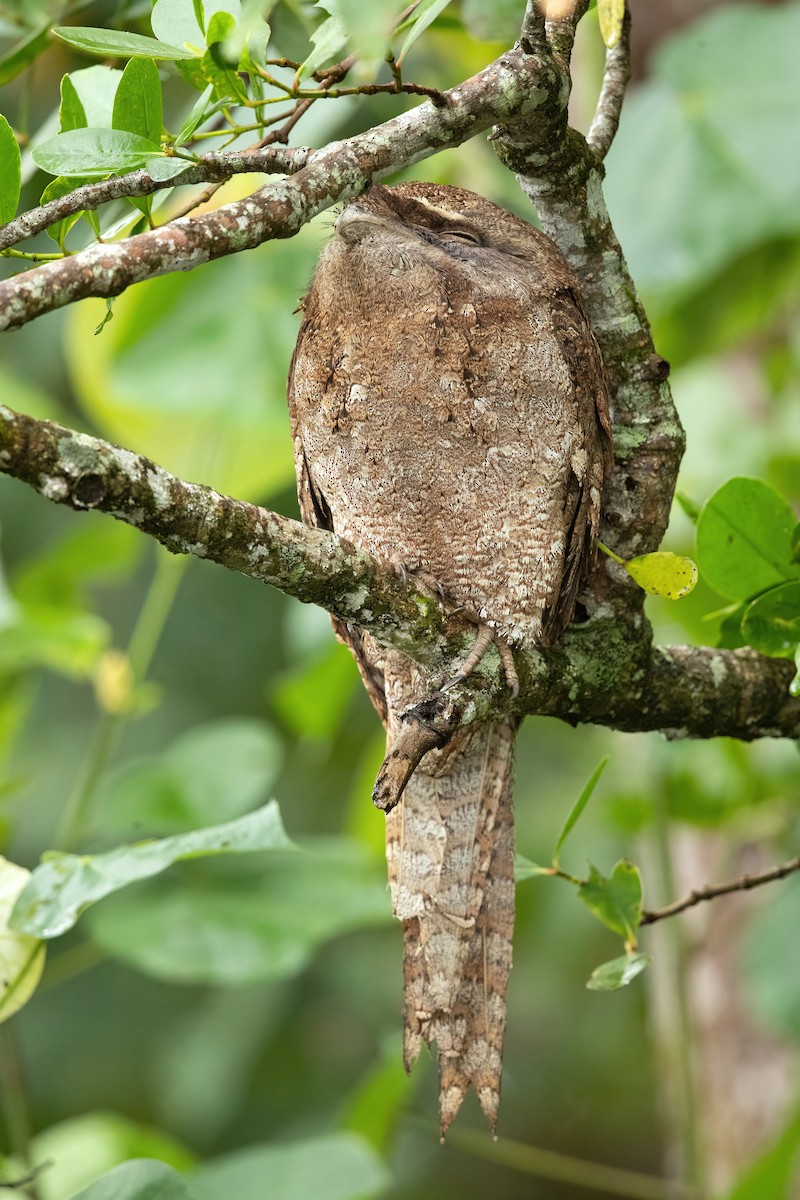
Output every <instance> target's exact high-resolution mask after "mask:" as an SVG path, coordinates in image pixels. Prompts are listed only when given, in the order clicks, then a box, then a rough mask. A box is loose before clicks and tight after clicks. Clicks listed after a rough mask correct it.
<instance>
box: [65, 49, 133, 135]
mask: <svg viewBox="0 0 800 1200" xmlns="http://www.w3.org/2000/svg"><path fill="white" fill-rule="evenodd" d="M69 77H70V81H71V82H72V84H73V86H74V88H75V91H76V92H77V93H78V99H79V100H80V102H81V104H82V105H83V111H84V112H85V113H86V126H87V128H89V129H97V128H103V129H110V128H111V116H112V113H113V111H114V98H115V96H116V94H117V88H118V87H119V81H120V79H122V71H120V70H119V69H118V68H116V67H106V66H99V65H95V66H93V67H83V68H82V69H81V70H80V71H71V72H70V76H69Z"/></svg>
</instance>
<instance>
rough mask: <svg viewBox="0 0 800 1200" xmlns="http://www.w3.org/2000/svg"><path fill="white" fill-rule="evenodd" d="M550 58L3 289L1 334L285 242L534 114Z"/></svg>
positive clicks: (495, 67)
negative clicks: (477, 138) (403, 174)
mask: <svg viewBox="0 0 800 1200" xmlns="http://www.w3.org/2000/svg"><path fill="white" fill-rule="evenodd" d="M553 80H554V77H553V70H552V66H551V63H550V60H549V58H548V56H547V55H544V56H542V57H541V58H540V57H539V56H537V55H527V54H525V53H524V51H523V50H521V49H515V50H509V51H508V52H507V53H506V54H504V55H502V56H501V57H500V58H498V59H497V60H496V61H495V62H493V63H491V64H490V65H489V66H488V67H487V68H486V69H485V70H484V71H481V73H480V74H479V75H475V76H473V78H472V79H468V80H466V81H465V82H464V83H462V84H459V86H458V87H455V88H452V89H451V90H450V91H449V92H443V93H442V99H443V103H442V104H436V105H434V104H433V103H431V102H430V101H427V102H425V103H424V104H421V105H420V106H419V107H418V108H415V109H413V110H412V111H411V112H407V113H402V114H401V115H400V116H399V117H395V118H394V119H393V120H391V121H387V122H386V123H385V124H383V125H379V126H377V127H376V128H375V129H370V130H368V131H367V132H366V133H363V134H360V135H359V136H358V137H354V138H350V139H348V140H347V141H344V142H338V143H334V144H333V145H330V146H327V147H326V148H325V149H324V150H320V151H319V152H318V153H316V154H314V155H313V156H312V158H311V160H310V161H309V162H308V164H307V165H306V166H305V167H304V168H303V169H302V170H301V171H298V172H297V174H296V175H294V176H292V177H291V178H287V179H282V180H281V181H280V182H275V183H271V184H268V185H266V186H265V187H263V188H261V189H260V190H259V191H258V192H255V193H254V194H253V195H252V196H248V197H247V198H246V199H244V200H238V201H236V202H234V203H232V204H228V205H225V206H223V207H222V208H219V209H217V210H216V211H215V212H210V213H205V214H204V215H203V216H201V217H195V218H193V219H189V218H185V219H180V220H177V221H171V222H169V224H168V225H165V226H163V227H162V228H160V229H157V230H153V231H150V232H147V233H141V234H138V235H137V236H136V237H131V238H128V239H126V240H125V241H123V242H116V243H113V244H107V245H102V244H101V245H94V246H90V247H88V249H86V250H83V251H81V252H80V253H78V254H74V255H72V256H71V257H70V258H66V259H61V260H59V261H58V262H53V263H46V264H44V265H43V266H40V267H36V268H34V269H33V270H30V271H26V272H25V273H23V274H20V275H17V276H15V277H14V278H13V279H9V280H6V281H5V282H3V283H0V329H12V328H15V327H17V326H20V325H24V324H25V323H26V322H27V321H31V320H33V319H34V317H38V316H41V315H42V314H43V313H46V312H51V311H52V310H53V309H56V308H61V307H62V306H63V305H65V304H70V303H72V302H73V301H75V300H81V299H83V298H85V297H86V296H105V297H108V296H117V295H119V294H120V292H123V291H124V290H125V289H126V288H127V287H130V285H131V284H133V283H139V282H141V281H142V280H144V279H150V278H152V277H153V276H155V275H164V274H167V273H169V272H171V271H186V270H189V269H191V268H192V267H196V266H199V265H200V264H201V263H204V262H208V261H209V260H211V259H214V258H220V257H221V256H223V255H226V254H235V253H237V252H238V251H240V250H250V249H253V248H254V247H255V246H259V245H260V244H261V243H262V242H265V241H268V240H269V239H270V238H285V237H291V236H292V235H293V234H295V233H297V231H298V229H300V228H301V226H302V225H304V224H305V223H306V222H307V221H309V220H310V219H311V218H312V217H313V216H316V214H317V213H319V212H322V211H323V210H324V209H326V208H329V207H330V206H331V205H332V204H335V203H336V201H337V200H340V199H342V198H344V197H347V196H351V195H354V194H355V193H357V192H359V191H361V190H362V189H363V188H364V186H365V185H366V184H367V183H368V182H369V181H370V180H371V179H373V178H380V177H381V176H383V175H386V174H388V173H389V172H391V171H397V170H398V169H399V168H400V167H404V166H408V165H410V164H411V163H415V162H419V161H420V160H421V159H423V158H427V157H429V156H430V155H431V154H435V153H436V152H437V151H438V150H441V149H443V148H445V147H451V146H458V145H461V143H462V142H464V141H466V140H467V139H468V138H471V137H474V135H475V134H476V133H480V132H481V131H482V130H484V129H488V128H489V126H490V125H491V124H492V123H493V122H495V121H509V120H512V119H516V118H518V117H519V116H520V115H522V114H525V113H529V112H532V111H534V110H535V109H536V108H537V107H538V106H539V105H541V104H543V103H544V102H545V101H546V100H547V98H548V96H549V95H550V92H551V89H552V86H553Z"/></svg>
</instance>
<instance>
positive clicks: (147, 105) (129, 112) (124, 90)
mask: <svg viewBox="0 0 800 1200" xmlns="http://www.w3.org/2000/svg"><path fill="white" fill-rule="evenodd" d="M163 123H164V115H163V105H162V99H161V80H160V79H159V75H158V67H157V66H156V64H155V61H154V60H153V59H152V58H132V59H131V60H130V62H129V63H128V65H127V67H126V68H125V70H124V71H123V72H122V79H120V81H119V87H118V88H117V94H116V96H115V97H114V111H113V114H112V118H111V124H112V127H113V128H114V129H122V130H126V131H127V132H128V133H135V134H138V135H139V137H143V138H146V139H147V140H148V141H149V142H152V143H153V144H154V145H156V146H160V145H161V130H162V126H163Z"/></svg>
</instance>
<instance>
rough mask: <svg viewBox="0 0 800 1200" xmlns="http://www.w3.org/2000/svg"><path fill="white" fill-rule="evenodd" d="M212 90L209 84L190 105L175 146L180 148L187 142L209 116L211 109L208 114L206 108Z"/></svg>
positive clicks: (209, 101)
mask: <svg viewBox="0 0 800 1200" xmlns="http://www.w3.org/2000/svg"><path fill="white" fill-rule="evenodd" d="M213 90H214V89H213V88H212V86H211V84H210V83H209V85H208V87H206V88H205V90H204V91H202V92H201V93H200V95H199V96H198V97H197V100H196V101H195V102H194V104H193V105H192V109H191V111H190V113H189V115H188V117H187V118H186V120H185V121H184V122H183V125H181V128H180V132H179V133H178V136H177V137H176V139H175V144H176V145H177V146H181V145H183V143H184V142H188V140H189V138H190V137H191V136H192V134H193V133H194V131H195V130H196V129H197V128H198V127H199V126H200V125H202V123H203V121H205V120H206V119H207V117H208V116H210V115H211V111H213V109H212V110H210V111H209V112H206V108H207V107H208V105H209V104H210V103H211V93H212V91H213Z"/></svg>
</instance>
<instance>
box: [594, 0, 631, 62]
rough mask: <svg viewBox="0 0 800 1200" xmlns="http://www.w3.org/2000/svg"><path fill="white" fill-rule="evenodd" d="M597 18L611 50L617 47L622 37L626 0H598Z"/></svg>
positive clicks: (601, 32)
mask: <svg viewBox="0 0 800 1200" xmlns="http://www.w3.org/2000/svg"><path fill="white" fill-rule="evenodd" d="M597 16H598V19H599V21H600V34H601V37H602V39H603V41H604V42H605V44H606V46H607V47H608V49H609V50H611V49H612V48H613V47H614V46H616V44H617V42H618V41H619V39H620V37H621V35H622V22H623V19H624V17H625V0H597Z"/></svg>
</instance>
